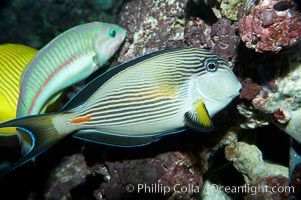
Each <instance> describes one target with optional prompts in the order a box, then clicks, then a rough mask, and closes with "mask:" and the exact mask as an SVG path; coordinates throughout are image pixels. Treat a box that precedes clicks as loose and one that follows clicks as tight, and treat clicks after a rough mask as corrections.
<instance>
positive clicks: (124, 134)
mask: <svg viewBox="0 0 301 200" xmlns="http://www.w3.org/2000/svg"><path fill="white" fill-rule="evenodd" d="M240 89H241V84H240V82H239V81H238V79H237V78H236V76H235V75H234V73H233V72H232V70H231V69H230V68H229V66H228V65H227V63H226V62H225V61H223V60H222V59H221V58H219V57H218V56H216V55H215V54H213V53H211V52H210V51H208V50H204V49H196V48H174V49H166V50H161V51H157V52H155V53H151V54H148V55H145V56H142V57H139V58H136V59H134V60H131V61H129V62H127V63H124V64H121V65H119V66H116V67H114V68H112V69H110V70H108V71H107V72H105V73H104V74H102V75H100V76H98V77H97V78H95V79H94V80H93V81H91V82H90V83H89V84H87V85H86V86H85V87H84V88H83V89H82V90H81V91H80V92H79V93H78V94H77V95H75V96H74V98H72V99H71V100H70V101H69V103H67V104H66V105H65V107H64V108H63V109H62V110H61V111H60V112H58V113H49V114H43V115H35V116H27V117H23V118H17V119H14V120H10V121H7V122H4V123H1V124H0V128H2V127H18V128H21V129H22V130H24V131H27V132H28V134H29V135H30V136H31V137H32V139H33V145H32V149H31V151H30V152H29V153H28V154H26V155H25V157H23V158H22V159H21V160H20V162H19V163H18V164H16V166H19V165H21V164H22V163H24V162H26V161H28V160H30V159H32V158H33V157H35V156H36V155H38V154H39V153H41V152H42V151H43V150H45V149H47V148H48V147H50V146H51V145H53V144H54V143H56V142H58V141H59V140H61V139H62V138H64V137H66V136H68V135H70V134H73V136H74V137H76V138H80V139H83V140H88V141H92V142H96V143H103V144H107V145H116V146H123V147H133V146H140V145H146V144H149V143H151V142H154V141H157V140H159V139H160V138H161V137H162V136H164V135H166V134H171V133H177V132H180V131H183V130H185V129H186V128H187V127H191V128H192V129H195V130H198V131H210V130H212V127H213V125H212V120H211V118H212V117H213V116H214V115H215V114H216V113H218V112H219V111H220V110H221V109H223V108H224V107H225V106H226V105H228V104H229V103H230V102H231V101H232V100H233V98H234V97H236V96H237V95H238V94H239V91H240ZM16 166H15V167H16Z"/></svg>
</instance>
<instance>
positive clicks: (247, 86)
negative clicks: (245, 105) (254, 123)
mask: <svg viewBox="0 0 301 200" xmlns="http://www.w3.org/2000/svg"><path fill="white" fill-rule="evenodd" d="M261 89H262V87H261V86H260V85H258V84H256V83H254V82H253V81H252V80H251V79H250V78H247V79H245V80H243V81H242V89H241V91H240V98H242V99H247V100H252V99H254V98H255V97H256V96H257V95H258V94H259V92H260V91H261Z"/></svg>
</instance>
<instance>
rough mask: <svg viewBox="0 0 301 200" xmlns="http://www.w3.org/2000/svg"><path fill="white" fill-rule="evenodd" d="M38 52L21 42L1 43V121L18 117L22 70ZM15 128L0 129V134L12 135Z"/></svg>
mask: <svg viewBox="0 0 301 200" xmlns="http://www.w3.org/2000/svg"><path fill="white" fill-rule="evenodd" d="M36 53H37V50H36V49H33V48H31V47H28V46H25V45H20V44H2V45H0V121H1V122H2V121H6V120H9V119H13V118H15V117H16V112H17V102H18V96H19V87H20V79H21V74H22V71H23V70H24V68H25V66H26V65H27V64H28V63H29V61H30V60H31V59H32V58H33V57H34V55H35V54H36ZM15 132H16V130H15V128H5V129H0V135H5V136H6V135H11V134H14V133H15Z"/></svg>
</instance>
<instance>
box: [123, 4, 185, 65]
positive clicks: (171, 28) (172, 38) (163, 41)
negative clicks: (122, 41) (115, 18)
mask: <svg viewBox="0 0 301 200" xmlns="http://www.w3.org/2000/svg"><path fill="white" fill-rule="evenodd" d="M185 3H186V1H185V0H180V1H174V0H172V1H153V0H137V1H132V2H129V3H126V4H125V5H124V6H123V8H122V10H121V13H120V15H119V23H120V25H121V26H122V27H124V28H126V29H127V31H128V33H127V38H128V41H127V44H126V45H125V47H124V48H125V49H123V50H122V51H121V52H123V54H122V53H121V56H120V57H119V62H124V61H126V60H130V59H132V58H134V57H138V56H141V55H144V54H146V53H149V52H152V51H156V50H158V49H163V48H166V47H172V46H184V45H185V44H184V27H185V21H184V7H185Z"/></svg>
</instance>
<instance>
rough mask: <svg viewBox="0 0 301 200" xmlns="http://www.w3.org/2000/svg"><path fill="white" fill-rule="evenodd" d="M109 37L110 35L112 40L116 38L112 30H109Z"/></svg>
mask: <svg viewBox="0 0 301 200" xmlns="http://www.w3.org/2000/svg"><path fill="white" fill-rule="evenodd" d="M109 35H110V36H111V37H112V38H114V37H115V36H116V31H115V30H113V29H111V30H110V31H109Z"/></svg>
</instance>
